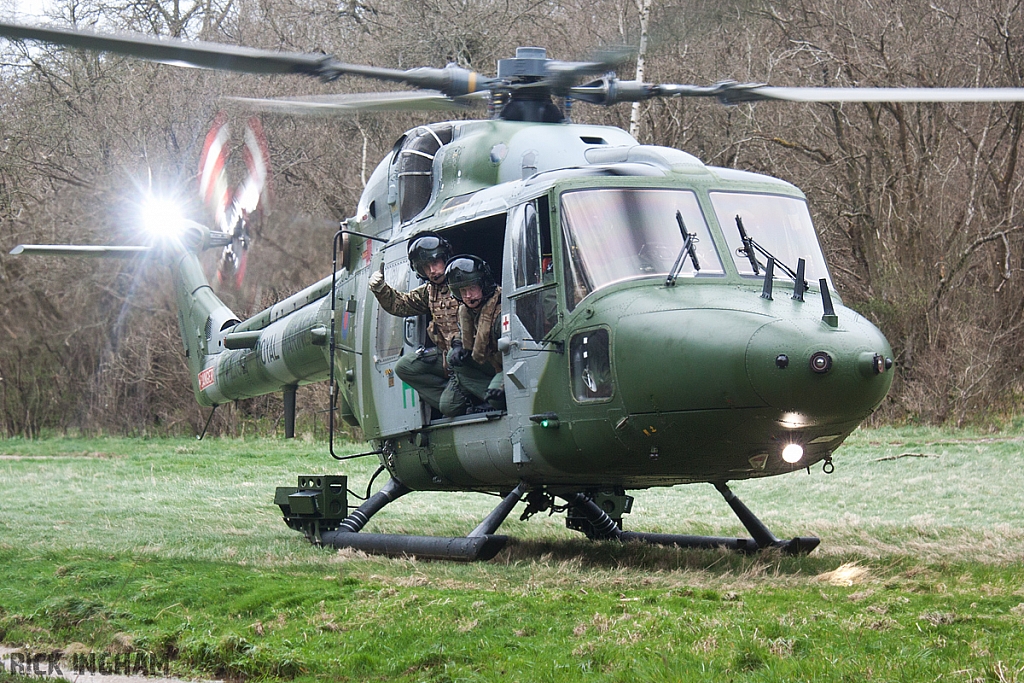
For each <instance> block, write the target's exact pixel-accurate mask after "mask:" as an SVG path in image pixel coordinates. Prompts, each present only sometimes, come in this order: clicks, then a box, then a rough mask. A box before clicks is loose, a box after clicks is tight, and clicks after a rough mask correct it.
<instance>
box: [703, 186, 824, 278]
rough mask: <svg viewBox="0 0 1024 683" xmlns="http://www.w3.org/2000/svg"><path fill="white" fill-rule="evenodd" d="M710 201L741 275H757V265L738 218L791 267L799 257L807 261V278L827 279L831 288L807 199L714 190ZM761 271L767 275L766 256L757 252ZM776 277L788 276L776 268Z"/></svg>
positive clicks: (753, 237)
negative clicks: (744, 241) (748, 248)
mask: <svg viewBox="0 0 1024 683" xmlns="http://www.w3.org/2000/svg"><path fill="white" fill-rule="evenodd" d="M710 194H711V203H712V205H714V207H715V215H716V216H717V217H718V224H719V225H720V226H721V228H722V232H723V233H725V240H726V242H728V243H729V251H730V252H731V253H732V258H733V261H734V262H735V264H736V269H737V270H739V272H740V275H754V274H755V273H754V267H753V265H752V264H751V262H750V258H749V257H748V256H747V253H746V251H744V248H743V240H742V239H741V237H740V231H739V228H738V227H737V225H736V218H737V216H738V217H739V219H740V221H741V222H742V223H743V227H744V229H745V230H746V233H747V235H748V236H749V237H750V239H752V240H754V241H755V242H757V243H758V244H759V245H760V246H762V247H763V248H764V249H765V250H767V251H768V252H769V253H771V255H772V256H774V257H775V258H776V259H778V260H779V261H781V262H782V263H784V264H785V265H786V266H788V267H789V268H791V269H793V270H794V271H795V270H796V267H797V260H798V259H801V258H802V259H804V260H805V261H806V262H807V266H806V271H805V274H804V279H805V280H807V282H808V284H810V285H816V284H817V283H818V280H819V279H821V278H826V279H828V282H829V287H830V288H831V289H833V290H834V289H835V288H834V287H832V280H831V278H829V275H828V268H827V267H826V266H825V257H824V256H823V255H822V253H821V247H820V246H819V245H818V236H817V235H816V234H815V232H814V226H813V225H812V224H811V214H810V213H809V212H808V210H807V202H805V201H804V200H802V199H797V198H796V197H783V196H780V195H767V194H748V193H740V192H712V193H710ZM757 258H758V263H759V268H758V270H759V274H760V275H762V276H763V275H764V266H765V264H766V261H767V259H766V258H765V257H764V255H762V254H758V255H757ZM775 277H776V278H779V277H785V275H784V274H783V273H782V272H781V271H780V269H778V268H776V269H775Z"/></svg>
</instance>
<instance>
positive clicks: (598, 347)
mask: <svg viewBox="0 0 1024 683" xmlns="http://www.w3.org/2000/svg"><path fill="white" fill-rule="evenodd" d="M569 364H570V371H571V374H572V394H573V396H575V397H576V400H577V401H595V400H602V399H606V398H611V395H612V388H613V386H614V383H613V382H612V365H611V354H610V353H609V344H608V330H606V329H604V328H598V329H596V330H588V331H586V332H580V333H579V334H576V335H574V336H573V338H572V339H571V340H570V342H569Z"/></svg>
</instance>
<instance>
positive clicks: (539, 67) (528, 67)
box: [498, 47, 548, 80]
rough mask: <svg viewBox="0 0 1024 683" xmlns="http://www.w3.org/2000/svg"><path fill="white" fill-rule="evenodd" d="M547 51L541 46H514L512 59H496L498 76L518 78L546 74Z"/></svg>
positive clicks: (510, 78)
mask: <svg viewBox="0 0 1024 683" xmlns="http://www.w3.org/2000/svg"><path fill="white" fill-rule="evenodd" d="M547 64H548V51H547V50H545V49H544V48H542V47H519V48H516V56H515V57H514V58H512V59H499V60H498V78H499V79H502V80H504V79H508V80H518V79H522V78H530V79H533V78H544V76H545V75H547Z"/></svg>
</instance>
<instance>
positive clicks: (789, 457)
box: [782, 443, 804, 465]
mask: <svg viewBox="0 0 1024 683" xmlns="http://www.w3.org/2000/svg"><path fill="white" fill-rule="evenodd" d="M802 457H804V447H803V446H801V445H800V444H798V443H791V444H789V445H788V446H786V447H785V448H783V449H782V459H783V460H785V461H786V462H788V463H789V464H790V465H793V464H796V463H798V462H800V458H802Z"/></svg>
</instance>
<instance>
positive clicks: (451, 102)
mask: <svg viewBox="0 0 1024 683" xmlns="http://www.w3.org/2000/svg"><path fill="white" fill-rule="evenodd" d="M225 99H227V100H228V101H231V102H236V103H238V104H240V105H242V106H244V107H246V108H248V109H253V110H256V111H261V112H267V113H271V114H284V115H291V116H355V115H356V114H360V113H363V112H375V111H458V110H462V109H469V108H470V107H472V106H473V105H475V104H482V103H484V102H486V99H487V95H486V93H477V94H474V95H466V96H463V97H458V98H451V97H447V96H446V95H444V94H442V93H440V92H438V91H436V90H435V91H431V90H419V91H417V90H410V91H402V92H382V93H358V94H352V95H311V96H308V97H282V98H268V99H260V98H253V97H228V98H225Z"/></svg>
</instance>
